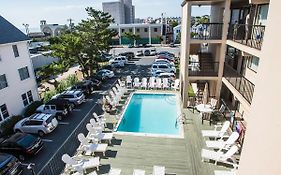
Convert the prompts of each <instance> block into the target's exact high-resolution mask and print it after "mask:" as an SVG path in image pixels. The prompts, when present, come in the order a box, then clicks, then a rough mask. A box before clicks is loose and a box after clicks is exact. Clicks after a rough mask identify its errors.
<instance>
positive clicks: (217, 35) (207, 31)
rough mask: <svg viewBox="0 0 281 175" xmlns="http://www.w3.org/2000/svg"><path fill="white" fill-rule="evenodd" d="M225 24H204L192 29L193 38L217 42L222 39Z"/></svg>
mask: <svg viewBox="0 0 281 175" xmlns="http://www.w3.org/2000/svg"><path fill="white" fill-rule="evenodd" d="M200 25H201V26H200ZM222 26H223V23H202V24H198V25H197V26H193V27H192V28H191V38H192V39H200V40H215V39H221V38H222Z"/></svg>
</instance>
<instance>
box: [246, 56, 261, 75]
mask: <svg viewBox="0 0 281 175" xmlns="http://www.w3.org/2000/svg"><path fill="white" fill-rule="evenodd" d="M259 61H260V59H259V57H255V56H253V57H252V58H250V59H249V60H248V68H249V69H251V70H253V71H255V72H257V71H258V67H259Z"/></svg>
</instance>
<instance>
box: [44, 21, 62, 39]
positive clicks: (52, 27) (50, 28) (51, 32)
mask: <svg viewBox="0 0 281 175" xmlns="http://www.w3.org/2000/svg"><path fill="white" fill-rule="evenodd" d="M65 27H66V25H59V24H47V21H46V20H41V21H40V30H41V32H43V33H44V34H45V36H52V37H54V36H58V35H59V34H60V32H61V30H62V29H63V28H65Z"/></svg>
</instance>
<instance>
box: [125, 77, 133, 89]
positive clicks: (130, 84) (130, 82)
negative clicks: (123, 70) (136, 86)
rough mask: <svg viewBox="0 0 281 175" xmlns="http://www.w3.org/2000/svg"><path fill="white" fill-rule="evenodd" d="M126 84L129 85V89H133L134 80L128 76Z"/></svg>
mask: <svg viewBox="0 0 281 175" xmlns="http://www.w3.org/2000/svg"><path fill="white" fill-rule="evenodd" d="M126 83H127V87H132V78H131V76H127V78H126Z"/></svg>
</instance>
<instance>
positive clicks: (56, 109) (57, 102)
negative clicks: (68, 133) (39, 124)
mask: <svg viewBox="0 0 281 175" xmlns="http://www.w3.org/2000/svg"><path fill="white" fill-rule="evenodd" d="M73 108H74V105H73V104H71V103H70V102H69V101H68V100H64V99H51V100H50V101H48V102H47V103H46V104H43V105H41V106H39V107H38V108H37V109H36V112H38V113H45V114H53V115H55V116H56V117H57V119H58V120H62V118H63V117H65V116H67V114H68V113H69V112H71V111H72V109H73Z"/></svg>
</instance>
